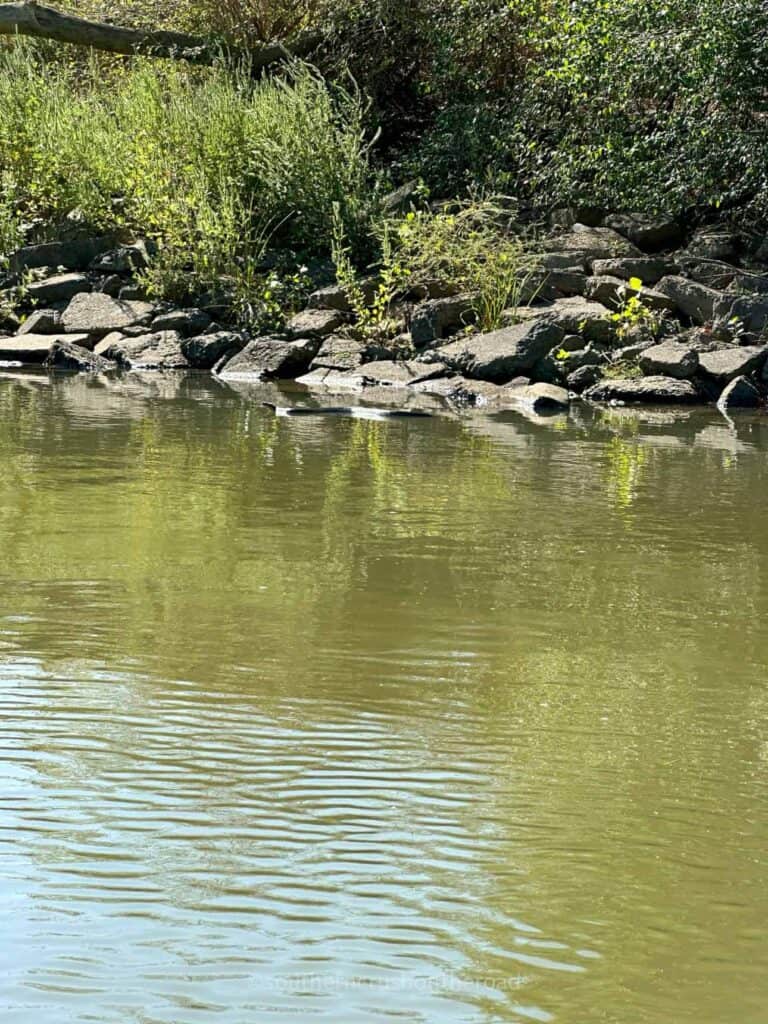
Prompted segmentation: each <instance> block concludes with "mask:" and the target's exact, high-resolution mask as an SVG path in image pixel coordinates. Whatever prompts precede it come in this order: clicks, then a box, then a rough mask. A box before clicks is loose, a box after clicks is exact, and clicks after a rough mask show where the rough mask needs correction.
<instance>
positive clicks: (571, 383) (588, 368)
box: [566, 364, 602, 394]
mask: <svg viewBox="0 0 768 1024" xmlns="http://www.w3.org/2000/svg"><path fill="white" fill-rule="evenodd" d="M601 377H602V370H601V369H600V367H599V366H595V365H590V364H585V365H584V366H580V367H578V369H576V370H573V372H572V373H569V374H568V377H567V378H566V383H567V385H568V389H569V390H570V391H575V392H577V393H578V394H581V392H582V391H584V389H585V388H588V387H591V386H592V385H593V384H596V383H597V382H598V381H599V380H600V378H601Z"/></svg>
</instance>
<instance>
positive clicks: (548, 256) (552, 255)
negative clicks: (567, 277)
mask: <svg viewBox="0 0 768 1024" xmlns="http://www.w3.org/2000/svg"><path fill="white" fill-rule="evenodd" d="M537 260H538V263H539V265H540V266H541V267H542V269H544V270H580V271H581V272H582V273H583V272H584V269H585V267H586V265H587V264H586V260H585V259H584V258H583V257H582V255H581V253H580V252H567V251H566V252H544V253H541V254H540V255H539V256H538V257H537Z"/></svg>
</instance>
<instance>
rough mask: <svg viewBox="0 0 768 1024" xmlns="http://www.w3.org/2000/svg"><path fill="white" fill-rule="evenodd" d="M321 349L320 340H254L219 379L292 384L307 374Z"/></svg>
mask: <svg viewBox="0 0 768 1024" xmlns="http://www.w3.org/2000/svg"><path fill="white" fill-rule="evenodd" d="M319 347H320V340H319V339H318V338H299V339H298V340H296V341H285V339H283V338H273V337H263V338H254V340H253V341H251V342H249V343H248V344H247V345H246V346H245V348H244V349H243V350H242V352H239V353H238V354H237V355H236V356H234V357H233V358H232V359H230V360H229V361H228V362H227V363H225V364H224V367H223V368H222V369H221V370H220V371H219V375H220V376H221V377H222V378H223V379H227V378H229V379H231V380H291V379H294V378H296V377H299V376H301V375H302V374H303V373H306V371H307V370H308V369H309V364H310V363H311V362H312V360H313V359H314V357H315V356H316V355H317V350H318V348H319Z"/></svg>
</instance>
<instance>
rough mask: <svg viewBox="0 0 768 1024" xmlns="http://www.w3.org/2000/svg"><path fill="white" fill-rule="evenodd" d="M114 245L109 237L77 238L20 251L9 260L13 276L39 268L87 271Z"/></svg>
mask: <svg viewBox="0 0 768 1024" xmlns="http://www.w3.org/2000/svg"><path fill="white" fill-rule="evenodd" d="M112 244H113V240H112V239H111V238H109V237H108V236H104V237H101V238H77V239H74V240H73V241H70V242H45V243H44V244H42V245H28V246H25V247H24V248H22V249H18V250H17V251H16V252H15V253H14V254H13V255H12V256H11V258H10V260H9V268H10V271H11V273H12V274H19V273H21V272H22V271H23V270H35V269H38V268H39V267H64V268H65V269H66V270H86V269H87V268H88V265H89V264H90V263H91V262H92V261H93V260H94V259H96V257H97V256H99V255H100V254H101V253H104V252H106V251H107V250H108V249H109V248H110V247H111V246H112Z"/></svg>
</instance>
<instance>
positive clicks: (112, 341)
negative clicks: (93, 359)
mask: <svg viewBox="0 0 768 1024" xmlns="http://www.w3.org/2000/svg"><path fill="white" fill-rule="evenodd" d="M127 339H128V335H126V334H123V333H122V332H121V331H112V332H111V333H110V334H107V335H106V336H105V337H104V338H102V339H101V341H97V342H96V344H95V345H94V346H93V351H94V353H95V354H96V355H97V356H104V357H105V358H107V359H114V358H115V357H114V355H113V354H112V351H113V346H118V345H122V343H123V342H124V341H126V340H127Z"/></svg>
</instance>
